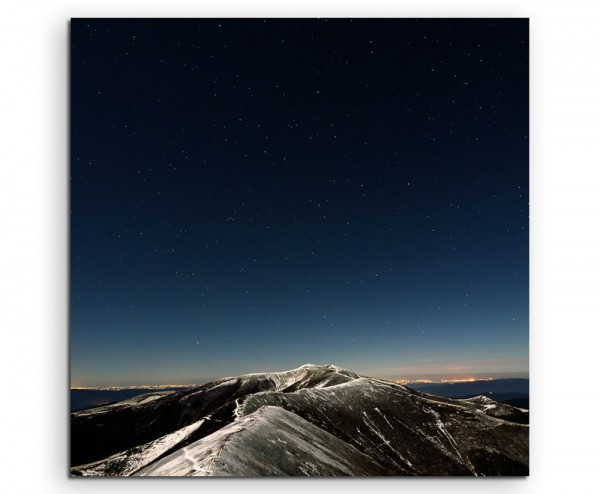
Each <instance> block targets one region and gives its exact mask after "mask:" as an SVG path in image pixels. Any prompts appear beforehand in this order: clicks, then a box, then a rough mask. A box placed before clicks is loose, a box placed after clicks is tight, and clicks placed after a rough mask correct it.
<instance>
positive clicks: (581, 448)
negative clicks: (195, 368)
mask: <svg viewBox="0 0 600 494" xmlns="http://www.w3.org/2000/svg"><path fill="white" fill-rule="evenodd" d="M594 3H595V2H593V1H583V0H570V1H568V2H567V1H565V0H561V1H553V0H547V1H545V2H542V1H540V2H533V1H525V0H504V1H495V0H493V1H481V0H473V1H463V0H451V1H447V0H446V1H433V0H432V1H428V0H422V1H418V2H417V1H410V2H402V1H390V2H385V1H379V0H366V1H352V0H346V1H341V2H333V1H326V0H314V1H313V0H304V1H303V2H301V3H300V2H299V1H293V2H291V1H288V2H286V1H285V0H280V1H279V2H277V1H262V0H253V1H248V2H242V1H225V0H219V1H214V2H207V3H206V4H205V3H203V2H200V1H198V0H196V1H184V0H169V1H166V2H158V1H154V0H143V1H125V0H103V1H96V0H94V1H91V0H88V1H83V0H82V1H67V0H64V1H63V0H61V1H49V0H46V1H41V0H40V1H37V0H29V1H28V0H21V1H18V0H13V1H10V2H7V1H6V0H5V1H4V2H3V3H2V7H1V9H0V124H1V126H2V129H1V130H2V133H1V134H0V136H1V139H0V232H1V242H0V330H1V333H0V338H1V340H0V342H1V343H0V348H1V352H2V353H1V358H0V363H1V366H2V374H1V375H0V378H1V379H2V382H3V383H4V385H3V389H2V392H1V396H2V397H3V404H2V406H1V407H0V410H1V414H2V415H1V422H0V439H1V442H0V465H1V467H2V468H1V470H0V485H2V489H3V490H4V489H5V488H7V490H4V491H5V492H50V493H54V492H61V493H62V492H80V491H81V492H83V491H86V492H106V491H108V490H110V491H112V492H114V493H120V492H128V493H129V492H139V491H144V492H162V491H164V490H177V491H182V492H198V491H200V490H201V491H203V492H213V491H214V492H217V491H219V492H220V491H225V492H227V491H234V490H235V491H237V490H239V489H244V490H249V491H256V492H258V491H261V492H263V491H268V492H276V491H281V490H282V489H283V490H286V491H288V490H289V491H295V492H301V491H304V490H305V489H311V490H313V489H316V490H319V491H324V490H326V489H327V490H332V489H335V490H337V489H338V488H340V489H344V490H349V491H356V492H362V491H364V490H365V489H377V491H378V492H396V491H399V490H400V491H403V492H417V493H428V492H440V491H444V492H461V493H469V492H481V491H482V490H484V491H489V492H506V491H510V492H515V493H522V492H547V491H548V490H549V491H550V492H554V489H556V490H561V491H563V492H564V491H566V490H572V492H578V491H589V490H590V488H591V487H592V486H593V485H595V484H597V482H594V480H595V476H596V475H595V474H596V468H598V460H599V459H600V457H599V453H598V446H597V445H598V442H599V439H600V437H599V434H598V428H597V427H598V419H597V417H596V416H597V412H598V404H599V403H598V402H599V400H598V398H597V394H596V389H595V387H596V386H597V384H596V381H597V369H598V366H597V362H598V361H599V360H600V358H599V356H598V353H599V351H598V347H597V346H596V345H595V341H594V337H595V336H596V332H598V331H599V330H600V321H599V317H598V310H599V309H598V307H595V305H596V304H599V305H600V289H599V287H600V242H599V239H600V232H599V231H600V226H599V225H600V214H599V213H600V208H599V204H600V203H599V200H598V197H599V196H600V174H599V172H598V167H599V166H600V160H599V157H598V152H597V149H598V145H599V143H600V124H599V118H600V97H599V92H600V15H599V14H600V7H595V6H594ZM86 16H87V17H263V16H264V17H277V16H282V17H283V16H285V17H317V16H319V17H377V16H382V17H416V16H420V17H529V18H530V19H531V112H532V113H531V180H532V186H531V384H532V389H531V391H532V395H531V416H532V426H531V477H530V478H528V479H517V480H515V479H512V480H499V479H486V480H483V481H482V480H478V479H468V480H467V479H448V480H440V479H422V478H421V479H391V480H371V479H346V480H332V479H330V480H321V479H306V480H295V481H286V480H281V479H279V480H271V481H269V480H265V479H258V480H249V479H246V480H243V479H238V480H223V479H220V480H219V479H217V480H198V479H196V480H195V481H194V479H192V480H191V481H190V480H175V479H173V480H172V479H162V480H155V481H144V480H137V481H136V480H134V479H114V480H110V479H100V480H98V481H93V480H82V479H69V478H68V476H67V471H68V469H67V465H68V443H67V437H68V429H67V425H68V414H67V387H68V380H67V374H68V321H67V269H68V264H67V259H68V253H67V246H68V243H67V233H68V229H67V218H68V143H69V140H68V94H69V93H68V91H69V89H68V19H69V18H70V17H86Z"/></svg>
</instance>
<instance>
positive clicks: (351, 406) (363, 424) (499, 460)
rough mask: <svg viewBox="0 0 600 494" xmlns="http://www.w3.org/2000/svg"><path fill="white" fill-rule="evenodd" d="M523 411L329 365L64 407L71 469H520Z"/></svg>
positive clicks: (215, 472)
mask: <svg viewBox="0 0 600 494" xmlns="http://www.w3.org/2000/svg"><path fill="white" fill-rule="evenodd" d="M528 422H529V412H528V411H527V410H524V409H520V408H515V407H512V406H509V405H505V404H500V403H497V402H495V401H493V400H491V399H490V398H488V397H485V396H478V397H474V398H469V399H462V400H456V399H450V398H442V397H438V396H433V395H429V394H426V393H422V392H418V391H414V390H412V389H409V388H407V387H405V386H402V385H399V384H394V383H392V382H388V381H384V380H380V379H373V378H367V377H362V376H359V375H357V374H355V373H353V372H351V371H348V370H345V369H341V368H339V367H336V366H334V365H312V364H307V365H303V366H301V367H299V368H297V369H294V370H290V371H285V372H273V373H263V374H248V375H243V376H239V377H229V378H224V379H220V380H217V381H214V382H212V383H209V384H205V385H203V386H199V387H196V388H193V389H189V390H185V391H161V392H151V393H147V394H143V395H140V396H136V397H134V398H131V399H128V400H125V401H122V402H119V403H115V404H111V405H107V406H102V407H98V408H93V409H89V410H84V411H81V412H76V413H72V414H71V465H72V468H71V475H73V476H129V475H134V476H236V477H240V476H266V475H271V476H272V475H275V476H287V475H310V476H337V475H346V476H389V475H429V476H431V475H434V476H448V475H452V476H455V475H471V476H499V475H502V476H506V475H517V476H523V475H528V473H529V467H528V464H529V460H528V454H529V426H528Z"/></svg>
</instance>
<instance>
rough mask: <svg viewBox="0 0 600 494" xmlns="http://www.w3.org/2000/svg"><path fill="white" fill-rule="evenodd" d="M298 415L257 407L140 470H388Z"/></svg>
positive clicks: (208, 473)
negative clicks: (233, 421) (231, 422)
mask: <svg viewBox="0 0 600 494" xmlns="http://www.w3.org/2000/svg"><path fill="white" fill-rule="evenodd" d="M391 474H392V472H391V471H389V470H387V469H385V468H383V467H382V466H381V465H378V464H376V463H375V462H373V461H372V460H371V459H370V458H369V457H368V456H366V455H364V454H362V453H361V452H360V451H358V450H357V449H356V448H353V447H352V446H349V445H348V444H345V443H344V442H343V441H341V440H339V439H338V438H336V437H335V436H332V435H331V434H328V433H326V432H324V431H323V430H322V429H319V428H318V427H315V426H314V425H312V424H311V423H309V422H307V421H306V420H303V419H302V418H300V417H299V416H298V415H295V414H293V413H290V412H287V411H285V410H283V409H282V408H278V407H272V406H268V407H261V408H260V409H258V410H256V411H255V412H252V413H251V414H249V415H246V416H244V417H243V418H241V419H240V420H239V421H237V422H235V423H233V424H230V425H228V426H226V427H224V428H223V429H221V430H220V431H218V432H216V433H215V434H212V435H211V436H209V437H207V438H204V439H201V440H199V441H196V442H195V443H193V444H191V445H189V446H187V447H184V448H182V449H180V450H178V451H176V452H175V453H173V454H171V455H169V456H167V457H166V458H163V459H162V460H160V461H157V462H156V463H154V464H153V465H150V466H149V467H146V468H144V469H142V470H141V471H140V472H139V473H137V474H136V475H140V476H149V475H152V476H156V475H158V476H173V475H175V476H190V475H206V476H236V477H240V476H257V475H262V476H266V475H279V476H282V475H363V476H364V475H391Z"/></svg>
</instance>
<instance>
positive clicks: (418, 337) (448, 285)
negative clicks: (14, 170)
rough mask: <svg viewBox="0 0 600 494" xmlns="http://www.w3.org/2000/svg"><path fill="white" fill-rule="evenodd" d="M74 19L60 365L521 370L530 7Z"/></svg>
mask: <svg viewBox="0 0 600 494" xmlns="http://www.w3.org/2000/svg"><path fill="white" fill-rule="evenodd" d="M71 30H72V33H71V47H72V51H71V67H72V70H71V79H72V86H71V115H72V122H71V124H72V126H71V305H70V314H71V320H70V328H71V330H70V333H71V378H72V382H71V384H72V385H73V386H94V385H124V384H159V383H201V382H206V381H208V380H210V379H213V378H216V377H222V376H227V375H237V374H241V373H246V372H257V371H271V370H285V369H290V368H293V367H297V366H299V365H301V364H304V363H307V362H312V363H335V364H337V365H339V366H342V367H345V368H349V369H351V370H353V371H356V372H359V373H362V374H367V375H372V376H378V377H386V378H396V377H428V376H440V377H455V376H474V377H475V376H481V377H503V376H521V377H525V376H527V372H528V329H529V324H528V318H529V315H528V313H529V306H528V298H529V282H528V278H529V269H528V257H529V250H528V242H529V228H528V223H529V215H528V209H529V206H528V201H529V197H528V189H529V177H528V173H529V169H528V168H529V165H528V159H529V157H528V149H529V141H528V135H529V130H528V128H529V114H528V99H529V90H528V86H529V72H528V65H529V59H528V51H529V46H528V21H527V20H526V19H504V20H499V19H481V20H474V19H470V20H457V19H437V20H434V19H421V20H414V19H369V20H367V19H354V20H349V19H328V20H325V19H321V20H317V19H282V20H275V19H267V20H263V19H246V20H242V19H198V20H192V19H188V20H176V19H162V20H160V19H156V20H118V19H98V20H92V19H76V20H73V21H72V23H71Z"/></svg>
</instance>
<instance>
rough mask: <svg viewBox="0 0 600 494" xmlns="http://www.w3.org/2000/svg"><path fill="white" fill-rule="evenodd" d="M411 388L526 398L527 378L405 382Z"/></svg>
mask: <svg viewBox="0 0 600 494" xmlns="http://www.w3.org/2000/svg"><path fill="white" fill-rule="evenodd" d="M407 386H408V387H409V388H411V389H415V390H417V391H422V392H423V393H429V394H432V395H437V396H445V397H447V398H468V397H471V396H478V395H485V396H489V397H490V398H492V399H494V400H495V401H502V402H503V401H505V400H514V399H526V398H528V397H529V379H516V378H510V379H483V380H475V381H466V382H441V383H422V382H414V383H410V384H407Z"/></svg>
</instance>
